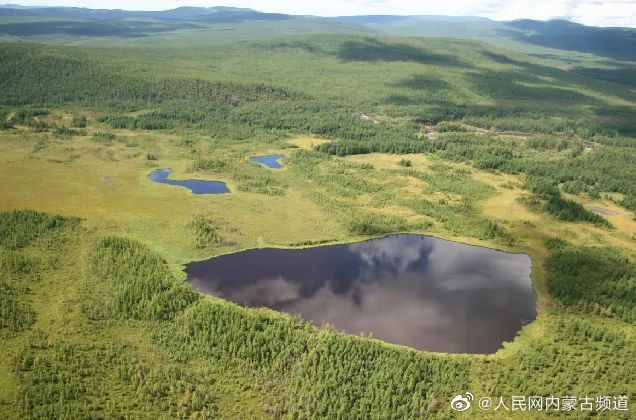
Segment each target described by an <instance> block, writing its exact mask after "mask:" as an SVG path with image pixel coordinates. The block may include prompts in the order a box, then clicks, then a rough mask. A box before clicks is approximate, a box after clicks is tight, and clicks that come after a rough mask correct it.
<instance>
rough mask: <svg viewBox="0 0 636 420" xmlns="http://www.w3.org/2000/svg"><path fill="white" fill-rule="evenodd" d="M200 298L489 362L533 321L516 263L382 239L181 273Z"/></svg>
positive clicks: (525, 267)
mask: <svg viewBox="0 0 636 420" xmlns="http://www.w3.org/2000/svg"><path fill="white" fill-rule="evenodd" d="M186 271H187V273H188V277H189V280H190V281H191V283H192V285H193V286H194V287H195V288H196V289H198V290H199V291H200V292H202V293H205V294H211V295H214V296H219V297H222V298H224V299H227V300H230V301H232V302H235V303H238V304H241V305H245V306H250V307H259V306H266V307H269V308H272V309H276V310H280V311H284V312H288V313H290V314H300V315H301V316H302V317H303V318H304V319H306V320H309V321H312V322H314V323H315V324H316V325H322V324H324V323H329V324H332V325H334V326H335V328H336V329H338V330H343V331H345V332H348V333H351V334H359V333H360V332H364V333H365V334H368V333H372V334H373V337H375V338H379V339H381V340H384V341H387V342H391V343H396V344H403V345H407V346H410V347H413V348H417V349H421V350H430V351H439V352H450V353H493V352H495V351H496V350H497V349H499V348H500V347H501V345H502V343H503V342H504V341H510V340H512V339H513V338H514V337H515V335H516V334H517V332H518V331H519V330H520V329H521V327H522V326H523V325H525V324H527V323H529V322H530V321H532V320H534V319H535V317H536V309H535V307H536V295H535V293H534V290H533V288H532V284H531V281H530V271H531V262H530V258H529V257H528V256H527V255H525V254H509V253H505V252H501V251H495V250H492V249H487V248H481V247H476V246H470V245H466V244H460V243H456V242H450V241H445V240H441V239H437V238H432V237H427V236H422V235H411V234H403V235H392V236H387V237H385V238H381V239H373V240H369V241H365V242H358V243H353V244H342V245H331V246H322V247H316V248H307V249H295V250H289V249H254V250H248V251H243V252H238V253H235V254H229V255H224V256H220V257H216V258H212V259H210V260H207V261H202V262H195V263H192V264H189V265H188V266H187V269H186Z"/></svg>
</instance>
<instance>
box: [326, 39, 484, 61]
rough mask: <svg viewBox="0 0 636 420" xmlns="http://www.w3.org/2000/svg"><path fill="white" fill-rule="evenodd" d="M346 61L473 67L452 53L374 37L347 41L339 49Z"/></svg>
mask: <svg viewBox="0 0 636 420" xmlns="http://www.w3.org/2000/svg"><path fill="white" fill-rule="evenodd" d="M337 55H338V57H339V58H340V59H341V60H342V61H344V62H355V61H366V62H369V63H372V62H381V61H385V62H397V61H404V62H412V63H421V64H435V65H446V66H462V67H472V66H471V65H470V63H466V62H464V61H461V60H459V59H457V58H456V57H454V56H451V55H442V54H434V53H431V52H429V51H426V50H425V49H423V48H418V47H415V46H413V45H409V44H406V43H386V42H383V41H380V40H378V39H374V38H364V39H362V40H355V41H346V42H344V43H343V44H342V45H341V46H340V48H339V50H338V51H337Z"/></svg>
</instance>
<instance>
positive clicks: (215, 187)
mask: <svg viewBox="0 0 636 420" xmlns="http://www.w3.org/2000/svg"><path fill="white" fill-rule="evenodd" d="M171 173H172V169H157V170H155V171H152V173H150V175H148V179H150V180H151V181H154V182H158V183H160V184H168V185H177V186H179V187H185V188H187V189H189V190H190V191H192V192H193V193H194V194H224V193H227V192H230V190H229V189H228V188H227V185H226V184H225V182H222V181H206V180H203V179H178V180H177V179H170V178H169V176H170V174H171Z"/></svg>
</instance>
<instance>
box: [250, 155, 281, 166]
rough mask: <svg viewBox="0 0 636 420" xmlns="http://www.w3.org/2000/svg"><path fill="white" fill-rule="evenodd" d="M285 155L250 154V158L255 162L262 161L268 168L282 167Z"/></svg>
mask: <svg viewBox="0 0 636 420" xmlns="http://www.w3.org/2000/svg"><path fill="white" fill-rule="evenodd" d="M283 157H285V156H284V155H263V156H250V160H251V161H252V162H254V163H260V164H261V165H265V166H267V167H268V168H272V169H280V168H282V167H283V165H281V164H280V162H279V161H280V160H281V159H282V158H283Z"/></svg>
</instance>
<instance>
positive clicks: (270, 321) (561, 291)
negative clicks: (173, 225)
mask: <svg viewBox="0 0 636 420" xmlns="http://www.w3.org/2000/svg"><path fill="white" fill-rule="evenodd" d="M0 217H1V219H0V220H1V222H2V223H1V224H0V226H1V227H2V229H3V233H6V234H7V235H6V237H8V238H9V239H8V240H3V242H2V265H0V268H1V269H2V273H3V276H2V278H3V280H2V288H3V290H4V291H7V290H8V291H10V292H9V293H3V295H2V298H3V306H2V307H3V312H2V324H0V325H1V327H2V329H1V330H0V331H1V334H3V347H4V348H5V350H7V351H9V352H10V354H11V355H12V359H11V371H12V372H13V373H12V374H13V375H15V377H16V378H17V379H18V380H19V381H20V389H19V390H18V392H17V398H18V404H17V410H19V411H18V412H19V413H22V414H23V415H25V416H28V417H36V418H37V417H74V418H76V417H85V416H98V417H118V416H128V415H135V414H134V413H138V414H140V415H142V414H141V413H143V416H150V415H151V414H152V413H153V412H154V413H156V414H157V415H159V416H166V415H168V416H170V417H175V416H176V417H190V416H203V417H206V416H207V417H218V416H221V417H223V415H224V414H225V415H227V413H228V412H227V411H225V410H228V408H227V407H226V406H224V405H225V404H227V401H225V402H220V401H219V400H220V399H222V398H227V393H233V392H237V391H238V392H239V395H240V397H238V398H246V399H249V396H250V395H251V394H252V393H254V392H256V393H257V394H258V395H259V399H261V402H262V404H263V407H266V410H267V412H268V413H269V414H270V415H274V416H275V417H278V416H282V417H284V418H307V417H308V418H326V417H328V418H334V417H355V418H357V417H366V416H367V415H368V413H373V415H374V416H377V417H378V418H396V417H397V418H421V417H422V416H426V417H428V418H432V417H441V418H444V417H446V416H447V415H448V414H449V408H448V407H447V404H446V400H447V397H448V396H450V395H452V394H453V393H455V392H457V390H458V389H467V387H468V386H469V381H470V378H471V377H472V376H471V375H477V377H480V380H481V381H482V384H483V387H484V391H488V392H491V393H493V395H494V394H496V393H502V394H505V393H506V392H510V391H514V392H517V393H518V392H522V393H528V395H534V394H537V395H543V394H546V395H547V394H550V393H551V392H552V390H553V389H568V391H572V392H581V393H584V392H585V393H599V394H601V395H604V394H605V393H620V394H621V395H623V394H630V393H632V392H633V391H634V389H633V384H634V380H635V379H636V378H635V377H634V372H635V371H636V370H635V369H634V366H633V364H634V360H636V358H635V357H634V356H636V355H635V354H634V351H635V349H636V346H635V344H636V343H634V338H633V336H631V335H627V336H625V335H623V334H621V333H620V332H619V331H620V327H619V326H618V325H617V324H616V323H615V322H608V321H605V320H603V319H602V318H598V317H597V316H594V315H592V313H593V312H598V310H605V311H612V310H613V311H614V312H615V313H617V314H619V316H621V317H622V318H624V319H625V321H626V322H630V323H633V321H634V317H633V316H634V315H633V304H632V305H631V312H624V311H625V309H626V307H625V306H621V305H623V304H622V303H619V302H625V304H626V305H629V304H630V303H631V302H633V296H630V295H629V294H628V293H629V292H628V291H627V290H629V288H630V287H631V289H633V280H634V278H633V275H634V269H635V267H636V266H635V265H634V264H633V263H629V262H627V261H625V260H623V261H622V262H621V264H622V265H621V266H620V267H614V266H612V265H611V262H610V261H608V260H607V259H606V258H605V256H604V255H602V252H605V251H599V254H598V255H597V256H595V257H594V258H595V259H594V258H592V259H590V258H589V256H588V255H589V253H588V252H587V251H586V250H585V249H580V248H576V247H572V246H571V245H568V244H566V243H563V242H558V243H557V242H555V243H554V244H551V245H550V247H551V249H552V250H553V251H552V252H553V256H552V257H551V259H550V262H549V271H550V273H551V274H550V287H551V288H553V287H554V290H555V292H554V293H556V296H557V297H558V298H559V300H561V299H562V300H563V304H564V305H566V306H565V307H564V308H563V309H559V308H558V307H557V308H554V309H553V311H554V313H553V316H554V317H555V321H553V323H552V326H551V327H550V330H549V331H548V332H546V334H545V336H544V337H543V338H542V339H541V340H539V341H538V342H536V343H535V344H533V346H532V347H530V348H528V349H525V351H524V352H523V355H522V361H521V363H519V362H513V365H510V363H511V362H512V361H509V360H507V359H504V360H499V359H492V358H486V359H484V360H479V359H474V358H471V357H467V356H448V355H446V356H443V355H435V354H426V353H422V352H417V351H414V350H409V349H406V348H400V347H390V346H387V345H384V344H382V343H380V342H377V341H375V340H371V339H364V338H363V339H361V338H357V337H352V336H348V335H344V334H342V333H338V332H335V331H333V330H330V329H329V328H326V329H317V328H315V327H313V326H310V325H309V324H308V323H306V322H304V321H302V320H300V319H298V318H291V317H288V316H284V315H280V314H277V313H276V312H273V311H269V310H263V309H244V308H241V307H239V306H236V305H234V304H230V303H227V302H224V301H221V300H218V299H205V298H202V297H201V296H200V295H198V294H197V293H196V292H194V291H193V290H192V289H191V288H190V287H189V286H188V285H186V284H182V283H180V282H178V281H176V280H175V279H174V278H173V277H172V275H171V274H170V271H169V269H168V266H167V264H166V262H165V261H164V260H162V258H161V257H159V256H158V255H157V254H155V253H153V252H152V251H150V250H149V249H148V248H147V247H145V246H143V245H141V244H140V243H138V242H135V241H131V240H129V239H125V238H117V237H108V238H104V239H99V238H94V237H93V236H92V235H91V234H87V232H86V231H85V228H83V227H81V226H80V225H78V223H77V220H73V219H67V218H62V217H58V216H47V215H44V214H41V213H36V212H32V211H20V210H19V211H15V212H10V213H3V214H2V215H1V216H0ZM85 246H89V252H88V254H87V256H86V260H85V262H84V261H81V262H80V263H79V264H80V266H81V265H82V264H84V263H85V264H86V266H85V267H86V268H85V270H77V268H78V266H77V261H75V262H73V260H74V259H75V258H76V257H77V255H78V254H81V253H82V251H81V250H82V248H84V247H85ZM56 249H61V250H64V251H65V253H67V255H66V256H64V257H61V256H59V255H57V254H56V253H55V251H54V250H56ZM577 253H580V254H581V255H586V261H585V262H584V263H583V264H588V265H589V266H590V267H591V268H592V269H591V270H588V269H586V268H585V266H581V269H580V270H579V271H578V272H576V273H573V272H571V270H572V269H571V268H570V267H572V266H575V267H578V266H579V264H580V263H579V262H578V258H580V257H578V256H577ZM612 258H614V257H612ZM80 259H81V258H80ZM49 260H53V261H56V262H55V263H54V264H53V265H48V264H46V263H47V262H50V261H49ZM595 262H596V263H600V264H605V265H606V266H607V269H609V270H620V271H622V272H624V273H625V274H624V275H625V276H628V277H623V280H620V281H619V282H617V283H614V280H613V279H614V278H615V277H613V275H614V273H613V272H611V271H605V269H603V268H601V267H597V266H596V264H595ZM69 264H70V265H72V266H74V267H72V270H73V271H75V273H74V275H73V276H72V277H73V278H71V279H66V280H65V281H63V284H65V285H66V284H68V287H71V288H72V289H73V292H72V294H71V295H69V298H70V299H71V300H70V301H68V302H67V303H66V304H65V303H64V302H59V303H49V304H46V305H44V306H41V302H42V300H43V299H44V300H46V299H48V298H49V297H50V296H51V293H52V292H53V291H52V290H51V289H50V288H51V287H57V286H56V284H57V283H56V282H51V281H47V280H46V279H45V278H43V277H44V276H51V277H56V278H58V276H60V277H59V278H61V276H67V275H69V271H67V268H68V267H67V266H68V265H69ZM77 271H79V272H77ZM84 276H85V277H84ZM566 276H571V277H569V279H570V280H567V279H568V277H566ZM629 276H631V278H629ZM599 280H603V281H607V282H609V283H607V287H611V289H608V292H610V290H613V292H611V293H617V294H619V295H621V296H623V298H622V299H623V300H622V301H615V302H616V303H610V304H609V306H607V305H608V304H607V303H604V302H600V303H598V305H597V304H595V303H593V302H592V301H590V303H589V304H588V305H586V306H583V307H581V306H578V305H576V304H575V306H576V307H579V308H580V309H581V310H583V311H584V313H585V315H581V316H578V317H575V316H574V315H572V314H570V313H569V310H568V309H567V306H568V305H570V304H569V303H568V302H576V301H577V298H576V296H570V295H569V293H572V292H576V293H579V292H578V291H577V290H579V289H573V288H571V287H570V288H564V286H563V285H564V284H565V283H564V282H566V283H567V282H568V281H574V282H576V284H577V286H579V287H581V289H580V293H581V295H583V296H589V297H591V298H592V299H593V296H603V295H604V293H603V292H601V293H599V294H598V295H595V294H591V293H589V292H591V291H590V290H589V289H588V287H594V286H593V284H594V283H598V281H599ZM58 281H62V280H58ZM630 281H631V282H632V286H629V282H630ZM553 285H554V286H553ZM621 290H625V291H624V292H621ZM632 292H633V290H632ZM54 295H57V294H56V293H54ZM52 305H53V306H52ZM60 305H61V306H60ZM67 305H70V306H67ZM45 308H46V309H45ZM7 309H8V310H7ZM56 311H61V314H60V315H62V314H63V316H64V319H65V320H66V321H65V324H64V326H63V327H62V329H61V330H59V329H58V328H59V327H55V326H54V325H51V324H48V323H47V322H41V321H45V320H44V319H41V317H53V318H56V317H57V316H58V314H57V313H56ZM36 321H40V322H36ZM34 324H35V325H34ZM9 349H10V350H9ZM610 349H611V350H610ZM582 354H584V355H585V356H581V355H582ZM599 358H602V359H603V363H602V364H601V363H598V361H599ZM555 369H556V370H558V373H556V372H555ZM228 376H229V377H237V378H241V379H238V382H236V383H233V382H232V381H231V380H230V381H226V380H224V379H223V377H228ZM82 378H84V379H82ZM571 384H577V385H576V387H574V388H572V387H571ZM237 387H238V388H237ZM239 388H241V389H240V390H239ZM113 393H115V394H113ZM115 395H116V397H115V398H113V399H111V398H109V396H115ZM631 395H633V394H631ZM235 397H236V396H235ZM2 404H3V405H2V407H3V408H2V409H3V410H7V409H8V408H9V407H11V405H12V403H11V402H9V401H3V402H2ZM7 404H9V405H7ZM261 408H262V407H261ZM10 412H11V411H10Z"/></svg>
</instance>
